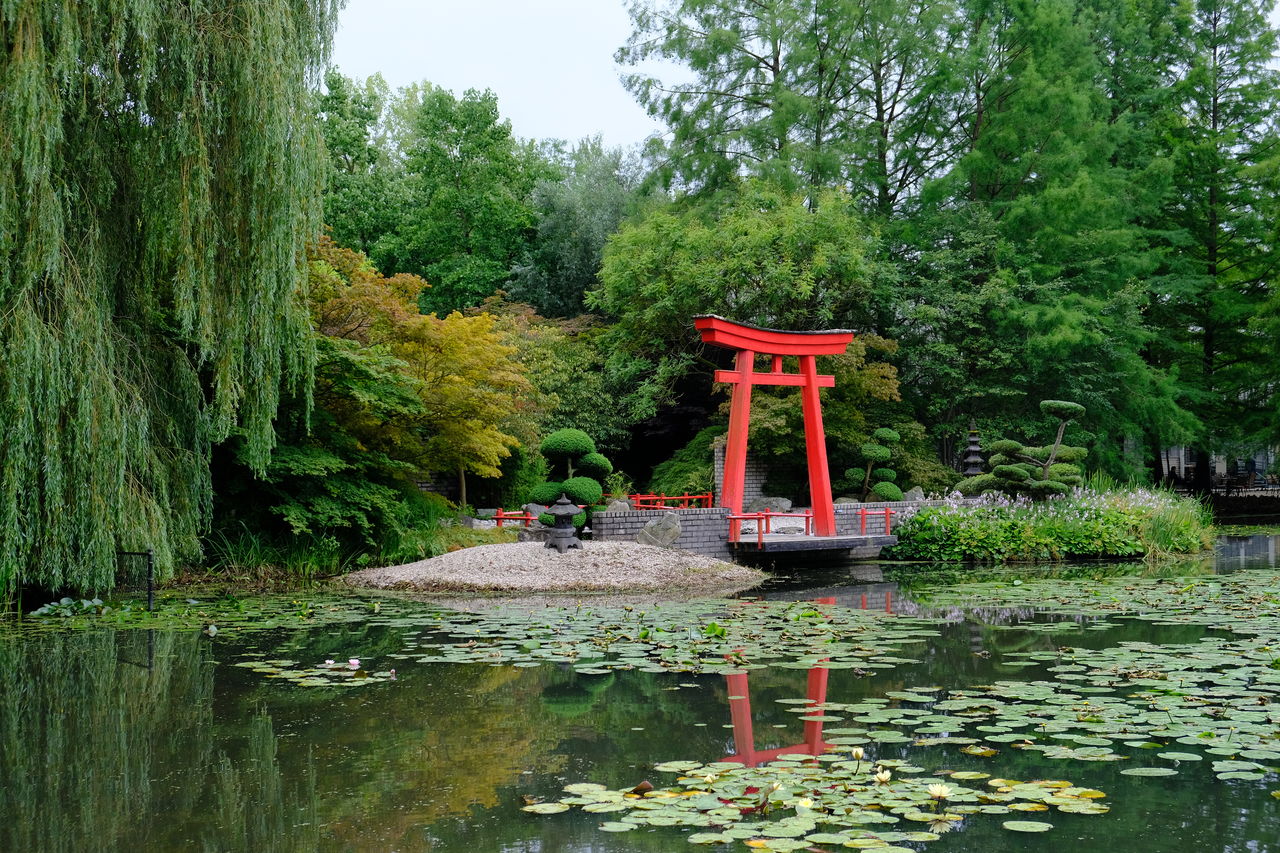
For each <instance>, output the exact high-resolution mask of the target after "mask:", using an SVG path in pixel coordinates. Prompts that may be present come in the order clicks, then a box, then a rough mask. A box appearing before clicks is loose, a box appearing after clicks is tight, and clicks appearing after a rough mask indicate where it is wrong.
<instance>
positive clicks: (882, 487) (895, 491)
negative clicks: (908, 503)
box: [871, 481, 902, 501]
mask: <svg viewBox="0 0 1280 853" xmlns="http://www.w3.org/2000/svg"><path fill="white" fill-rule="evenodd" d="M871 492H872V493H873V494H875V495H876V496H877V497H879V498H880V500H882V501H900V500H902V489H899V488H898V486H897V484H895V483H890V482H888V481H885V482H881V483H876V484H875V485H874V486H872V487H871Z"/></svg>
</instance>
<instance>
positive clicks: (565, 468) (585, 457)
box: [535, 428, 613, 506]
mask: <svg viewBox="0 0 1280 853" xmlns="http://www.w3.org/2000/svg"><path fill="white" fill-rule="evenodd" d="M539 449H540V450H541V451H542V455H543V456H545V457H546V458H547V459H548V460H550V461H551V463H552V470H553V472H557V473H558V472H564V474H565V475H566V478H567V479H565V480H564V481H563V482H561V483H560V485H559V488H560V490H561V491H563V492H565V493H566V494H568V496H569V499H570V500H572V501H573V502H574V503H576V504H585V505H587V506H593V505H595V504H598V503H600V499H601V497H602V496H603V495H604V487H603V486H601V485H600V480H601V479H603V478H604V477H605V476H607V475H608V474H609V473H610V472H611V471H612V470H613V465H612V464H611V463H610V462H609V460H608V459H607V458H605V457H604V456H603V455H602V454H600V453H597V452H596V443H595V442H594V441H592V439H591V436H589V435H587V434H586V433H585V432H583V431H582V430H580V429H573V428H567V429H559V430H556V431H555V432H553V433H551V434H550V435H548V436H547V437H546V438H544V439H543V440H542V445H541V447H540V448H539ZM575 474H577V475H578V476H575ZM535 491H536V494H537V495H538V496H539V497H542V496H545V495H546V494H548V492H547V490H546V489H544V488H542V487H541V486H540V487H538V489H536V490H535ZM556 497H559V493H557V494H556ZM553 500H554V499H553ZM538 502H539V503H543V501H538ZM548 503H549V502H548Z"/></svg>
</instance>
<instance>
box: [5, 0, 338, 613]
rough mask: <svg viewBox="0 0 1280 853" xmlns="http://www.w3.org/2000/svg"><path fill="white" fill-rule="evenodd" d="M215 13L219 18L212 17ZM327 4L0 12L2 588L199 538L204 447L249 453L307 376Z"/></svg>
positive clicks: (122, 4) (68, 583)
mask: <svg viewBox="0 0 1280 853" xmlns="http://www.w3.org/2000/svg"><path fill="white" fill-rule="evenodd" d="M222 12H225V14H222ZM335 23H336V7H335V5H334V4H332V3H329V2H309V0H303V2H298V0H263V2H261V3H254V4H251V5H244V4H239V5H237V6H235V7H234V8H226V9H209V10H204V11H198V10H196V9H192V8H182V9H176V8H174V7H173V6H172V5H171V4H167V3H159V2H155V0H112V2H102V0H86V2H81V3H73V4H66V5H62V6H59V7H58V8H56V9H54V8H52V7H50V6H49V5H48V4H39V3H37V4H6V6H5V7H4V11H3V13H2V14H0V43H3V44H4V45H6V48H5V50H4V51H3V52H2V53H0V89H2V90H3V91H4V97H3V99H0V128H3V130H0V235H3V236H2V237H0V365H3V368H0V400H3V403H2V404H0V424H2V427H3V428H0V470H2V471H3V474H2V475H0V482H2V483H3V485H2V486H0V597H5V598H7V597H8V596H10V595H11V594H12V593H13V592H14V590H15V589H16V588H17V587H18V586H19V585H23V584H33V585H39V586H42V587H46V588H50V589H59V588H71V589H76V590H86V591H90V590H97V589H106V588H109V587H111V586H112V584H113V583H114V580H115V570H116V553H115V552H116V549H118V548H123V549H126V550H139V549H143V548H146V547H149V546H150V547H154V548H155V553H156V563H157V567H158V573H159V576H160V577H161V578H165V577H168V576H169V575H170V573H171V572H172V570H173V568H174V565H175V563H177V562H178V561H181V560H187V559H193V558H195V557H196V556H197V555H198V554H199V550H200V548H199V542H198V536H199V534H200V533H201V532H202V530H203V528H204V527H205V525H206V523H207V521H208V516H209V507H210V502H211V494H210V488H211V486H210V473H209V454H210V448H211V446H212V445H214V444H216V443H218V442H220V441H223V440H224V439H226V438H227V437H228V436H229V435H230V434H232V433H233V432H238V433H239V434H240V435H241V436H242V438H241V441H242V442H243V446H244V453H245V458H246V459H247V460H248V461H249V462H250V464H251V465H252V466H253V467H254V468H256V469H257V470H262V469H263V467H264V466H265V465H266V462H267V458H268V456H269V454H270V451H271V447H272V444H273V442H274V439H275V434H274V431H273V429H272V419H273V418H274V417H275V414H276V408H277V404H278V402H279V398H280V395H281V391H282V388H287V387H290V386H292V387H305V386H306V385H307V384H308V383H309V381H310V375H311V368H312V361H313V357H314V352H313V350H312V348H311V342H310V339H309V337H308V324H307V313H306V307H305V304H304V302H303V300H302V299H300V298H299V295H300V294H302V293H304V292H305V274H306V273H305V268H304V266H303V264H302V257H303V249H304V246H305V244H306V242H307V241H308V240H309V239H311V238H312V237H313V236H314V234H315V233H316V231H317V230H318V228H319V222H318V216H317V214H318V204H317V203H318V199H319V190H320V184H321V182H322V180H323V173H322V164H323V162H324V158H323V154H322V151H321V148H320V138H319V134H318V133H317V131H316V129H315V125H314V123H313V119H312V116H311V114H310V107H311V103H312V102H311V98H310V93H309V90H308V89H309V84H310V82H311V81H312V80H313V79H314V78H315V76H316V74H317V73H318V72H319V69H320V63H321V62H322V61H323V59H324V57H325V54H326V52H327V49H328V44H329V41H330V36H331V34H332V31H333V27H334V25H335Z"/></svg>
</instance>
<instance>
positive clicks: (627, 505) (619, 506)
mask: <svg viewBox="0 0 1280 853" xmlns="http://www.w3.org/2000/svg"><path fill="white" fill-rule="evenodd" d="M604 511H605V512H631V501H617V500H615V501H609V505H608V506H606V507H605V508H604Z"/></svg>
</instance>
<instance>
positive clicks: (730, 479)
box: [720, 350, 756, 514]
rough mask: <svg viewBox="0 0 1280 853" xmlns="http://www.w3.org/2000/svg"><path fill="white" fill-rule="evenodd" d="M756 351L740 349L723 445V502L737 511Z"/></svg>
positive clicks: (744, 463)
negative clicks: (736, 378)
mask: <svg viewBox="0 0 1280 853" xmlns="http://www.w3.org/2000/svg"><path fill="white" fill-rule="evenodd" d="M755 357H756V354H755V352H753V351H752V350H740V351H739V352H738V365H737V366H738V370H737V373H738V381H737V382H736V383H735V384H734V386H733V400H732V401H731V402H730V404H729V437H728V441H727V443H726V444H725V448H724V486H723V488H722V490H721V494H720V506H726V507H728V508H729V509H730V511H732V512H733V513H734V514H738V513H741V512H742V491H743V485H744V481H745V480H746V477H747V432H748V430H749V429H750V427H751V385H752V380H753V378H754V377H753V376H752V374H753V373H754V372H755Z"/></svg>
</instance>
